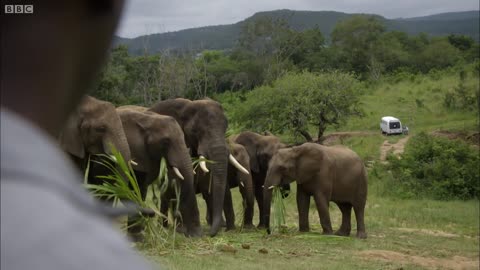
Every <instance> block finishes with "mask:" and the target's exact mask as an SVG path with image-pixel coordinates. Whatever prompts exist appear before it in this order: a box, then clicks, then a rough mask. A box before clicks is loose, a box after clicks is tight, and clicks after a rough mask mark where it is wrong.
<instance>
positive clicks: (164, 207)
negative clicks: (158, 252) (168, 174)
mask: <svg viewBox="0 0 480 270" xmlns="http://www.w3.org/2000/svg"><path fill="white" fill-rule="evenodd" d="M169 201H170V197H169V196H167V194H165V195H164V196H162V198H161V201H160V212H161V213H162V217H161V219H160V220H161V222H162V225H163V227H165V228H167V227H168V204H169Z"/></svg>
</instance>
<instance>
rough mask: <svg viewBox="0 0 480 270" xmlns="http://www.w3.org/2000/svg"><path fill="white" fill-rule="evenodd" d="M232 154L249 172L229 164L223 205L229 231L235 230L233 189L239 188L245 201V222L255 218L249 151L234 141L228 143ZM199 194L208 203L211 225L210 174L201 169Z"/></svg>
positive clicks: (208, 220)
mask: <svg viewBox="0 0 480 270" xmlns="http://www.w3.org/2000/svg"><path fill="white" fill-rule="evenodd" d="M228 145H229V149H230V153H231V154H232V156H233V157H235V160H236V161H238V163H240V165H241V166H242V167H243V168H245V169H246V170H247V171H244V170H243V169H242V168H241V167H238V166H237V164H236V163H235V161H232V160H231V162H230V163H229V164H228V168H227V179H228V182H227V188H226V191H225V200H224V205H223V211H224V215H225V220H226V228H227V230H232V229H234V228H235V213H234V210H233V201H232V195H231V192H230V189H231V188H235V187H238V188H239V191H240V194H241V195H242V199H243V208H244V218H243V220H244V221H245V220H251V219H252V216H253V204H254V198H253V183H252V176H251V174H250V158H249V156H248V153H247V150H246V149H245V148H244V147H243V146H242V145H240V144H237V143H235V142H233V141H230V140H229V141H228ZM195 180H196V187H197V189H196V190H197V193H201V194H202V195H203V198H204V199H205V201H206V203H207V222H208V223H209V224H210V223H211V219H210V213H211V209H212V207H213V206H212V205H210V203H211V202H210V201H209V200H208V194H209V188H210V173H205V172H203V171H202V170H201V169H199V168H197V173H196V176H195ZM250 225H251V224H250ZM250 225H249V224H245V222H244V224H243V227H244V228H249V227H251V226H253V225H251V226H250Z"/></svg>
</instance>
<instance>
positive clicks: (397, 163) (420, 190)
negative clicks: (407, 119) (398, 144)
mask: <svg viewBox="0 0 480 270" xmlns="http://www.w3.org/2000/svg"><path fill="white" fill-rule="evenodd" d="M389 161H390V165H389V167H390V168H389V169H390V170H391V171H392V173H393V176H394V178H395V179H396V181H397V184H400V185H401V186H402V187H401V189H403V190H409V191H410V192H411V194H414V195H421V194H427V195H428V196H432V197H433V198H435V199H441V200H448V199H462V200H466V199H471V198H479V195H480V189H479V179H480V178H479V177H480V173H479V168H478V166H479V165H478V164H479V161H480V160H479V156H478V151H475V150H473V149H472V148H471V146H470V145H468V144H467V143H465V142H463V141H460V140H449V139H445V138H437V137H433V136H431V135H427V134H425V133H420V134H419V135H417V136H415V137H413V138H411V139H410V141H409V142H408V144H407V146H406V150H405V153H404V154H403V155H402V157H401V158H396V157H394V156H390V157H389Z"/></svg>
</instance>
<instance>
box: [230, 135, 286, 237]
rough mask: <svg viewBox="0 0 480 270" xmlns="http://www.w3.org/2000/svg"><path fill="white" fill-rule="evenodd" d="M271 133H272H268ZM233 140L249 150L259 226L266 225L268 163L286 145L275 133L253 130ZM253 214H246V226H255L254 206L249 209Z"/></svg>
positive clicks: (233, 137)
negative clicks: (264, 195) (264, 205)
mask: <svg viewBox="0 0 480 270" xmlns="http://www.w3.org/2000/svg"><path fill="white" fill-rule="evenodd" d="M268 134H271V133H268ZM231 139H232V141H233V142H235V143H238V144H240V145H243V146H244V148H245V149H246V150H247V153H248V156H249V159H250V171H251V174H252V181H253V186H254V192H255V199H256V200H257V204H258V210H259V224H258V226H257V227H258V228H263V227H265V223H264V222H263V221H264V210H263V209H264V208H263V185H264V182H265V177H266V175H267V171H268V163H269V161H270V159H271V158H272V156H273V155H274V154H275V153H276V152H277V151H278V149H281V148H285V147H286V145H285V144H283V143H282V142H280V138H278V137H276V136H273V135H260V134H257V133H254V132H251V131H244V132H242V133H240V134H238V135H235V136H232V138H231ZM282 188H283V189H284V190H289V189H290V185H289V184H285V185H283V186H282ZM248 212H249V213H250V212H251V214H249V215H246V216H245V218H246V219H245V220H244V226H247V227H253V207H252V208H251V209H249V210H248Z"/></svg>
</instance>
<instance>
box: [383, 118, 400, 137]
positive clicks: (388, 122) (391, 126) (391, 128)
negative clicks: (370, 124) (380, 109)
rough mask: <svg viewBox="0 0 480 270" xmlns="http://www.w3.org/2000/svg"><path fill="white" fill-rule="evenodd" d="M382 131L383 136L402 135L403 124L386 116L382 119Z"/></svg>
mask: <svg viewBox="0 0 480 270" xmlns="http://www.w3.org/2000/svg"><path fill="white" fill-rule="evenodd" d="M380 129H381V130H382V134H387V135H390V134H402V133H403V129H402V122H400V120H398V119H397V118H395V117H392V116H385V117H382V121H381V122H380Z"/></svg>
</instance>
